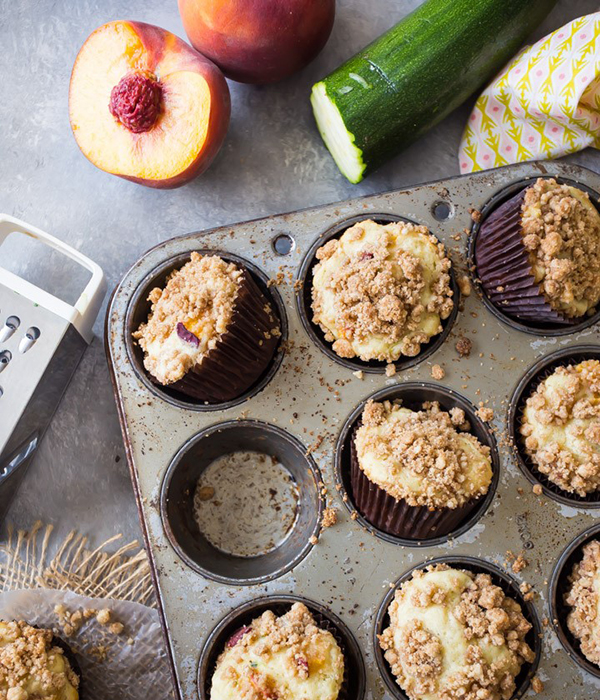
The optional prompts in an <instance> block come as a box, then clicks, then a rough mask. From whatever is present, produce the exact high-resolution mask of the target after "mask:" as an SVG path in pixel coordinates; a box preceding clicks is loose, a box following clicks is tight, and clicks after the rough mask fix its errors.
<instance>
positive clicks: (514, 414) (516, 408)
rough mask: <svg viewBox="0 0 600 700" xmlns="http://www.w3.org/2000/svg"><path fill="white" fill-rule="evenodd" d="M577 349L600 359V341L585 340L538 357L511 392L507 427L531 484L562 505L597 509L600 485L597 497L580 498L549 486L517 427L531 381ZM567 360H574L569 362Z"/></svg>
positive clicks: (518, 464) (575, 352)
mask: <svg viewBox="0 0 600 700" xmlns="http://www.w3.org/2000/svg"><path fill="white" fill-rule="evenodd" d="M577 353H582V354H588V353H589V354H590V355H597V356H598V359H599V360H600V345H591V344H583V345H571V346H568V347H566V348H560V349H558V350H555V351H553V352H551V353H548V354H547V355H543V356H542V357H540V358H539V359H538V360H537V362H535V363H534V364H533V365H531V366H530V367H529V369H527V370H526V372H525V373H524V374H523V375H522V376H521V378H520V379H519V381H518V382H517V384H516V386H515V388H514V389H513V391H512V393H511V394H510V399H509V404H508V406H509V407H508V415H507V431H508V437H509V441H510V448H511V451H512V453H513V456H514V457H515V460H516V462H517V466H518V467H519V470H520V471H521V473H522V474H523V476H525V478H526V479H527V481H529V483H530V484H532V485H533V486H538V485H539V486H540V487H541V489H542V492H543V494H544V496H546V497H547V498H550V499H552V500H553V501H555V502H557V503H560V504H562V505H565V506H570V507H571V508H578V509H581V510H597V509H599V508H600V489H598V491H597V493H598V500H597V501H578V500H576V499H575V498H574V497H573V496H569V495H567V493H568V492H567V491H564V490H563V489H561V488H560V487H559V486H556V488H557V489H560V491H561V493H556V492H555V491H553V490H552V489H551V488H549V487H548V486H547V485H546V484H545V483H544V482H543V481H541V480H540V479H539V478H537V477H536V476H535V474H534V473H533V472H532V470H531V469H530V468H529V467H528V466H527V462H526V461H525V459H524V457H523V455H522V448H521V447H520V445H519V443H520V440H519V434H518V430H516V425H517V422H518V420H519V413H520V406H521V404H522V403H523V401H524V400H525V401H526V400H527V398H526V397H525V396H524V393H525V390H526V389H527V387H528V385H529V384H530V383H531V382H532V381H533V380H534V379H535V377H536V376H537V375H538V374H540V373H541V372H542V371H543V370H544V369H545V368H546V367H547V366H550V365H553V364H554V363H555V362H559V361H560V360H562V359H565V360H567V359H568V358H569V357H570V356H572V355H574V354H577ZM565 364H571V363H569V362H565ZM540 381H542V380H540ZM536 471H537V470H536Z"/></svg>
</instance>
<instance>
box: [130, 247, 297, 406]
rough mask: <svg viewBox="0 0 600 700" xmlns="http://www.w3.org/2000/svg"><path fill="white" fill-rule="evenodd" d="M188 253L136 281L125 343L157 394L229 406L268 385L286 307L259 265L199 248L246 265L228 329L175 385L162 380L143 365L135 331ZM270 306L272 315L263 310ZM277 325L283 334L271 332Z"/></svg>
mask: <svg viewBox="0 0 600 700" xmlns="http://www.w3.org/2000/svg"><path fill="white" fill-rule="evenodd" d="M192 252H194V249H191V250H190V251H189V252H186V253H183V254H180V255H177V256H174V257H173V258H171V259H169V260H167V261H165V262H164V263H162V264H161V265H159V266H158V267H157V268H155V269H154V270H152V271H151V272H150V273H149V274H148V275H146V277H145V278H144V279H143V280H142V281H141V283H140V284H139V285H138V287H137V289H136V290H135V292H134V293H133V295H132V297H131V301H130V303H129V305H128V308H127V313H126V319H125V323H126V326H125V327H126V334H125V344H126V347H127V354H128V356H129V359H130V361H131V364H132V366H133V368H134V370H135V373H136V375H137V377H138V378H139V379H140V381H141V382H142V383H143V384H144V386H145V387H146V388H147V389H148V390H150V391H151V392H152V393H153V394H154V395H155V396H156V397H157V398H161V399H163V400H165V401H168V402H169V403H171V404H173V405H175V406H177V407H179V408H188V409H192V410H197V411H214V410H225V409H228V408H231V407H233V406H236V405H238V404H239V403H242V402H243V401H246V400H247V399H249V398H250V397H252V396H254V395H256V394H257V393H258V392H259V391H261V390H262V389H264V388H265V387H266V386H267V384H268V383H269V382H270V381H271V380H272V378H273V376H274V375H275V373H276V372H277V370H278V368H279V366H280V365H281V362H282V360H283V353H284V350H283V348H284V345H285V341H286V340H287V328H288V326H287V318H286V313H285V306H284V304H283V301H282V299H281V296H280V295H279V292H277V290H276V289H274V288H272V287H269V286H268V277H267V276H266V275H264V273H263V272H261V270H260V269H259V268H258V267H256V266H255V265H253V264H252V263H250V262H248V261H247V260H245V259H244V258H241V257H239V256H237V255H234V254H233V253H229V252H225V251H221V250H210V249H195V252H198V253H199V254H201V255H218V256H219V257H221V258H223V260H226V261H227V262H233V263H235V264H236V265H238V267H240V268H241V269H243V270H244V272H245V273H246V274H245V283H244V284H243V285H242V286H241V288H240V290H239V296H238V299H237V301H236V309H235V311H234V316H233V319H232V323H230V326H229V329H228V330H227V332H226V333H224V334H223V336H222V338H221V339H220V341H219V343H218V344H217V346H216V347H215V348H214V349H213V350H212V351H211V352H210V353H209V354H207V356H206V357H205V358H204V360H203V362H202V363H201V364H200V365H197V366H196V367H195V368H193V369H192V370H190V371H189V372H188V373H187V374H186V375H185V376H184V377H183V378H182V379H180V380H179V381H177V382H174V383H173V384H171V385H166V386H165V385H161V384H159V383H158V382H157V381H156V380H155V379H154V378H153V377H152V376H151V375H150V374H149V373H148V372H147V371H146V369H145V367H144V353H143V351H142V349H141V348H140V347H139V345H138V344H137V343H136V341H135V340H134V339H133V337H132V334H133V333H134V332H135V331H136V330H137V329H138V328H139V326H140V324H141V323H143V322H145V321H147V319H148V314H149V313H150V307H151V304H150V302H149V301H148V295H149V293H150V291H151V290H152V289H154V288H155V287H159V288H161V287H163V286H164V285H165V283H166V280H167V278H168V277H169V275H170V274H171V273H172V272H173V271H175V270H178V269H180V268H181V267H183V265H185V264H186V263H187V262H189V259H190V254H191V253H192ZM267 303H268V305H269V306H270V308H271V310H272V312H273V316H272V317H271V315H270V314H268V313H267V312H265V309H264V307H265V304H267ZM274 327H278V328H279V331H280V335H279V336H274V335H272V334H271V331H272V330H273V328H274Z"/></svg>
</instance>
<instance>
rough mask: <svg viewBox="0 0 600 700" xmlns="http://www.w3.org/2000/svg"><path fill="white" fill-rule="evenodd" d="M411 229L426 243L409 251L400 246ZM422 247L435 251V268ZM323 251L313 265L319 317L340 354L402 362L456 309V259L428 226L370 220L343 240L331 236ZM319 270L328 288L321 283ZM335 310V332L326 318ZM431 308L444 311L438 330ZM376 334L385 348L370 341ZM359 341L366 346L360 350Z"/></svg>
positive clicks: (316, 315)
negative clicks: (453, 272)
mask: <svg viewBox="0 0 600 700" xmlns="http://www.w3.org/2000/svg"><path fill="white" fill-rule="evenodd" d="M408 235H413V236H416V237H418V238H419V239H420V248H417V246H413V248H412V249H411V250H410V251H409V250H404V249H403V248H402V247H400V246H398V245H397V244H396V241H397V240H398V239H401V238H402V237H406V236H408ZM345 244H347V248H345V247H344V245H345ZM420 250H428V254H429V255H430V256H431V257H432V258H433V259H434V260H435V266H436V267H435V269H429V268H430V267H431V263H430V261H429V260H428V259H425V258H424V255H425V254H424V253H422V252H420ZM415 253H416V254H415ZM316 257H317V259H318V260H319V261H320V262H319V263H318V264H317V265H316V267H315V270H314V275H315V279H314V281H313V290H312V309H313V312H314V316H313V321H314V322H315V323H317V324H319V325H320V326H321V329H322V330H323V332H324V333H325V339H326V340H327V341H328V342H331V343H333V350H334V351H335V352H336V353H337V354H338V355H339V356H340V357H345V358H353V357H356V356H357V355H358V356H359V357H360V358H361V359H362V360H373V359H375V360H380V361H385V362H395V361H396V360H398V358H399V357H400V356H401V355H407V356H414V355H417V354H418V353H419V351H420V348H421V344H423V343H426V342H428V341H429V340H430V338H431V337H432V335H435V334H437V333H439V332H441V330H442V327H441V323H440V320H443V319H445V318H447V317H448V316H449V315H450V313H451V311H452V308H453V301H452V289H451V287H450V276H449V274H448V273H449V270H450V266H451V264H450V260H449V259H448V257H447V256H446V252H445V248H444V246H443V244H442V243H440V242H439V241H438V240H437V239H436V238H435V237H434V236H433V235H432V234H431V233H430V232H429V230H428V229H427V228H426V227H425V226H415V225H414V224H409V223H405V222H399V223H390V224H386V225H385V226H384V225H379V224H376V223H375V222H373V221H371V220H366V221H363V222H360V223H357V224H355V225H354V226H352V227H351V228H349V229H348V230H347V231H345V232H344V234H343V235H342V237H341V239H339V240H338V239H332V240H330V241H328V242H327V243H326V244H325V245H324V246H322V247H321V248H319V249H318V250H317V253H316ZM422 258H423V259H422ZM324 266H327V267H324ZM326 269H327V271H328V276H327V277H326V278H325V270H326ZM320 273H323V276H324V279H323V280H321V282H322V286H321V284H319V283H317V279H318V278H319V275H320ZM326 296H327V297H330V298H331V299H332V305H333V309H332V310H331V309H329V308H326V302H325V297H326ZM330 313H333V314H334V315H335V326H336V329H335V334H334V332H333V331H332V328H331V323H329V322H327V321H326V316H328V314H330ZM427 314H429V315H434V316H436V317H437V322H435V323H434V322H433V320H431V319H430V323H431V324H432V326H435V328H433V332H431V331H430V330H429V329H426V328H424V327H423V321H424V318H425V316H426V315H427ZM372 338H377V339H378V340H380V341H382V342H383V343H384V345H385V348H384V349H382V348H381V346H380V345H377V350H373V349H372V348H370V347H368V342H369V340H370V339H372ZM357 345H361V346H362V348H363V350H362V351H359V352H357Z"/></svg>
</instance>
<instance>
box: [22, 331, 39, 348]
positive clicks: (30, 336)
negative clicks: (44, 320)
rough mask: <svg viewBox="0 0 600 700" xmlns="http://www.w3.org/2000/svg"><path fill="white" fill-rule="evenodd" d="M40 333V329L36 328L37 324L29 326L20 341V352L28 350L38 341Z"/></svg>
mask: <svg viewBox="0 0 600 700" xmlns="http://www.w3.org/2000/svg"><path fill="white" fill-rule="evenodd" d="M40 335H41V333H40V329H39V328H36V326H31V328H28V329H27V330H26V331H25V335H24V336H23V338H21V342H20V343H19V352H27V351H28V350H29V349H30V348H31V346H32V345H33V344H34V343H35V342H36V341H37V339H38V338H39V337H40Z"/></svg>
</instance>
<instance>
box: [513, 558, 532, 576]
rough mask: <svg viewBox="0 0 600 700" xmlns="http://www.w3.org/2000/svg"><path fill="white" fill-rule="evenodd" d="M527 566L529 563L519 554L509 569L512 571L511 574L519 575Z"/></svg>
mask: <svg viewBox="0 0 600 700" xmlns="http://www.w3.org/2000/svg"><path fill="white" fill-rule="evenodd" d="M528 565H529V562H528V561H527V559H525V557H524V556H523V555H522V554H519V556H518V557H517V558H516V559H515V560H514V561H513V563H512V566H511V569H512V570H513V573H515V574H519V573H521V571H523V569H525V568H526V567H527V566H528Z"/></svg>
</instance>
